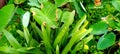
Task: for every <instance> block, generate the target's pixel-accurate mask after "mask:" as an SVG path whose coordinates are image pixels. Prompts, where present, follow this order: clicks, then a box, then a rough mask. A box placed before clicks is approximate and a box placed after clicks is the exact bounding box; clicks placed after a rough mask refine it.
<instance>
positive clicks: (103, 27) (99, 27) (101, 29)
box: [91, 21, 108, 35]
mask: <svg viewBox="0 0 120 54" xmlns="http://www.w3.org/2000/svg"><path fill="white" fill-rule="evenodd" d="M91 28H93V31H92V34H95V35H100V34H104V33H106V32H107V31H108V30H107V28H108V25H107V24H106V23H105V22H103V21H100V22H98V23H96V24H93V25H92V26H91Z"/></svg>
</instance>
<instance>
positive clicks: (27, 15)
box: [22, 11, 30, 27]
mask: <svg viewBox="0 0 120 54" xmlns="http://www.w3.org/2000/svg"><path fill="white" fill-rule="evenodd" d="M29 21H30V12H28V11H27V12H26V13H25V14H24V15H23V18H22V24H23V26H24V27H27V26H28V24H29Z"/></svg>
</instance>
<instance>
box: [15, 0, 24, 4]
mask: <svg viewBox="0 0 120 54" xmlns="http://www.w3.org/2000/svg"><path fill="white" fill-rule="evenodd" d="M25 1H26V0H14V3H15V4H21V3H24V2H25Z"/></svg>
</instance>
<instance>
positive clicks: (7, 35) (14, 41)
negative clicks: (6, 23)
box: [3, 30, 21, 48]
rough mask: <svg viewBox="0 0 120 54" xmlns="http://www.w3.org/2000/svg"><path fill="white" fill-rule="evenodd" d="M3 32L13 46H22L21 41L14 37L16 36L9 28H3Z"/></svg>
mask: <svg viewBox="0 0 120 54" xmlns="http://www.w3.org/2000/svg"><path fill="white" fill-rule="evenodd" d="M3 33H4V34H5V37H6V38H7V40H8V41H9V43H10V45H11V46H13V47H14V48H20V47H21V45H20V44H19V42H18V41H17V40H16V39H15V38H14V36H13V35H12V34H11V33H9V32H8V31H7V30H3Z"/></svg>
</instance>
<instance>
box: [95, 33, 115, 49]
mask: <svg viewBox="0 0 120 54" xmlns="http://www.w3.org/2000/svg"><path fill="white" fill-rule="evenodd" d="M115 39H116V36H115V34H114V33H112V32H111V33H108V34H106V35H103V36H102V37H101V38H100V39H99V41H98V44H97V49H99V50H104V49H106V48H108V47H110V46H112V45H113V44H114V43H115Z"/></svg>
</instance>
